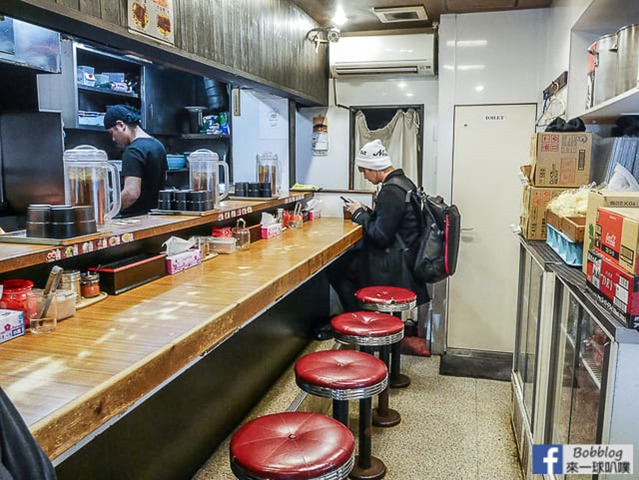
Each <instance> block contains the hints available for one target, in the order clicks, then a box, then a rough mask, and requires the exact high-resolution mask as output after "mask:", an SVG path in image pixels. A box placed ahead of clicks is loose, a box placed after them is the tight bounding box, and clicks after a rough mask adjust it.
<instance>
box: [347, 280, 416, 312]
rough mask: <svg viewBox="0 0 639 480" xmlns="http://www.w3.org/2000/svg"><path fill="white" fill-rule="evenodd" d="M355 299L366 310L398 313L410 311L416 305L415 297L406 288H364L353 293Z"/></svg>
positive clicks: (413, 293)
mask: <svg viewBox="0 0 639 480" xmlns="http://www.w3.org/2000/svg"><path fill="white" fill-rule="evenodd" d="M355 297H356V298H357V300H358V301H359V303H360V304H361V305H362V307H363V308H365V309H366V310H377V311H379V312H398V311H402V310H411V309H413V308H415V306H416V305H417V295H415V292H413V291H411V290H408V289H407V288H400V287H388V286H378V287H365V288H360V289H359V290H358V291H357V292H355Z"/></svg>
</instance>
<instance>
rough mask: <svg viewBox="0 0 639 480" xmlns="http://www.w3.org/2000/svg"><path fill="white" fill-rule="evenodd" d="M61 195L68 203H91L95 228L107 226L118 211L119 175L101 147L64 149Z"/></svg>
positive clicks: (84, 146) (105, 228)
mask: <svg viewBox="0 0 639 480" xmlns="http://www.w3.org/2000/svg"><path fill="white" fill-rule="evenodd" d="M63 158H64V182H65V183H64V196H65V202H66V203H67V204H70V205H91V206H92V207H93V211H94V213H95V221H96V224H97V226H98V230H107V229H110V228H111V219H112V218H113V217H115V216H116V215H117V214H118V213H119V212H120V175H119V172H118V169H117V167H116V166H115V165H113V164H112V163H109V161H108V157H107V154H106V152H105V151H104V150H98V149H97V148H95V147H92V146H90V145H80V146H79V147H76V148H73V149H70V150H65V152H64V157H63Z"/></svg>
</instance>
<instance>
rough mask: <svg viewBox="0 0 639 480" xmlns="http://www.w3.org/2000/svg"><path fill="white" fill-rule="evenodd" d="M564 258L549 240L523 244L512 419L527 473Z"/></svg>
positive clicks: (540, 425)
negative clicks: (557, 266) (557, 272)
mask: <svg viewBox="0 0 639 480" xmlns="http://www.w3.org/2000/svg"><path fill="white" fill-rule="evenodd" d="M558 261H561V259H560V258H559V257H558V256H557V255H556V254H555V253H554V252H553V251H552V250H550V248H548V246H547V245H546V244H545V243H544V242H530V241H527V240H524V239H523V238H522V239H521V240H520V255H519V294H518V301H517V325H516V336H515V351H514V355H513V370H512V376H511V384H512V391H513V409H512V412H511V420H512V424H513V430H514V433H515V439H516V442H517V447H518V451H519V459H520V462H521V464H522V467H523V469H524V471H530V468H529V464H530V452H531V450H532V444H533V443H542V442H541V441H540V439H541V438H542V436H543V434H544V427H545V423H544V422H543V421H542V419H543V418H544V412H545V406H546V401H545V400H546V397H545V395H544V392H545V391H546V389H547V379H548V375H547V371H548V362H549V355H550V351H549V344H550V334H551V332H552V328H551V322H552V306H553V292H554V285H555V274H554V272H553V271H552V269H551V266H552V265H555V264H556V263H557V262H558Z"/></svg>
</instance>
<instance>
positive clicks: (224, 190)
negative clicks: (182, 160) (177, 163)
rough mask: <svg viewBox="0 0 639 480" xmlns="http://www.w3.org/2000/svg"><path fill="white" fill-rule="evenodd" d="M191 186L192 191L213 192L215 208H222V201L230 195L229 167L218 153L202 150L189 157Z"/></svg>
mask: <svg viewBox="0 0 639 480" xmlns="http://www.w3.org/2000/svg"><path fill="white" fill-rule="evenodd" d="M220 167H222V170H224V182H225V183H221V182H220V177H219V173H220ZM189 176H190V180H189V186H190V188H191V190H195V191H199V190H207V191H211V192H213V201H214V202H215V206H214V208H216V209H217V208H219V207H220V201H221V200H223V199H225V198H226V196H227V195H228V187H226V186H225V185H228V183H229V166H228V165H227V164H226V162H223V161H221V160H219V157H218V155H217V153H215V152H213V151H211V150H207V149H206V148H201V149H199V150H196V151H195V152H193V153H191V154H190V155H189Z"/></svg>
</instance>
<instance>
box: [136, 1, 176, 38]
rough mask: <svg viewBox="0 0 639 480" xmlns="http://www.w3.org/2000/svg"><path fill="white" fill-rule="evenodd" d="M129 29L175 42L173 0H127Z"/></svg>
mask: <svg viewBox="0 0 639 480" xmlns="http://www.w3.org/2000/svg"><path fill="white" fill-rule="evenodd" d="M128 6H129V10H128V12H129V13H128V20H129V22H128V24H129V30H131V31H133V32H138V33H142V34H144V35H148V36H149V37H152V38H155V39H157V40H161V41H163V42H166V43H169V44H171V45H174V44H175V32H174V25H175V22H174V18H173V0H128Z"/></svg>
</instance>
